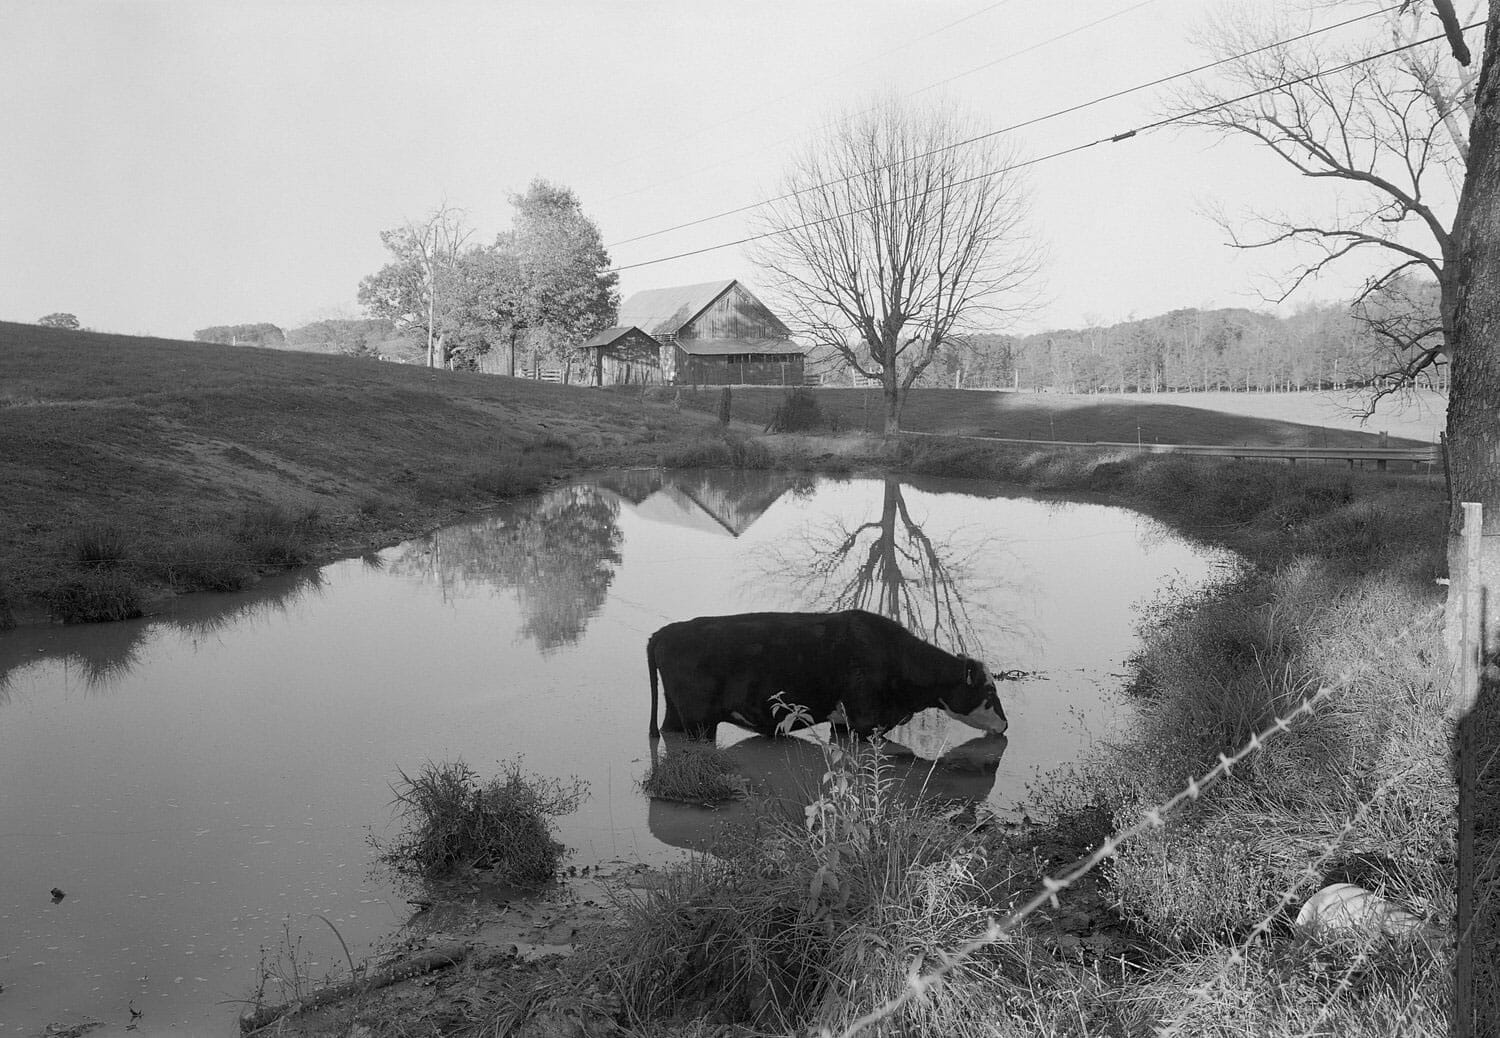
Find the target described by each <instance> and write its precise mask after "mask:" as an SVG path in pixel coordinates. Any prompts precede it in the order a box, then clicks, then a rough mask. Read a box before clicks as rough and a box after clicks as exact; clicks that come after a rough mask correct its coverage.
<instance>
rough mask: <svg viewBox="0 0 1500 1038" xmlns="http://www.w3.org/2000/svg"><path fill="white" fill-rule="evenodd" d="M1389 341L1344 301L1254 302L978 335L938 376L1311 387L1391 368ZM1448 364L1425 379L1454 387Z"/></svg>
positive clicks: (1161, 386)
mask: <svg viewBox="0 0 1500 1038" xmlns="http://www.w3.org/2000/svg"><path fill="white" fill-rule="evenodd" d="M1393 367H1394V358H1393V357H1391V356H1390V355H1389V352H1388V346H1386V345H1385V343H1384V341H1383V340H1382V339H1381V338H1380V337H1379V336H1378V335H1376V334H1375V333H1373V332H1371V331H1370V330H1369V328H1368V326H1367V325H1366V324H1364V323H1362V322H1361V321H1359V320H1357V319H1356V317H1355V316H1354V314H1353V313H1351V311H1350V309H1349V307H1347V306H1345V305H1341V304H1328V305H1319V306H1310V307H1306V308H1304V309H1302V310H1299V311H1298V312H1297V313H1295V314H1292V315H1291V316H1288V317H1276V316H1275V315H1273V314H1267V313H1260V312H1257V311H1253V310H1245V309H1223V310H1197V309H1184V310H1173V311H1171V312H1170V313H1166V314H1161V315H1159V316H1156V317H1148V318H1144V319H1141V320H1130V321H1122V322H1119V323H1117V324H1107V325H1106V324H1100V325H1092V326H1089V327H1086V328H1069V329H1064V330H1061V331H1048V332H1037V333H1036V334H1033V335H1021V336H1016V335H976V336H972V337H971V338H970V339H969V340H968V341H967V342H964V343H962V344H956V345H955V346H954V347H953V348H951V349H949V350H947V351H945V352H944V353H942V354H941V355H940V356H939V357H938V358H937V360H935V361H934V363H933V365H932V367H931V368H930V369H929V370H928V372H927V373H926V375H925V377H924V379H923V381H924V382H926V383H927V384H929V385H945V386H952V385H955V384H958V385H963V386H970V387H980V386H989V387H994V386H1003V387H1014V388H1019V389H1050V390H1056V391H1059V392H1070V393H1092V392H1110V393H1132V392H1136V393H1156V392H1165V391H1173V390H1213V389H1220V390H1241V391H1249V390H1260V391H1270V390H1303V389H1329V388H1336V387H1344V386H1350V385H1357V384H1362V383H1365V382H1367V381H1368V380H1370V379H1371V378H1372V377H1373V376H1375V375H1378V374H1380V373H1383V372H1386V371H1390V370H1392V368H1393ZM1446 380H1447V367H1446V365H1443V366H1440V367H1438V368H1437V369H1436V371H1435V373H1433V374H1431V375H1429V376H1427V377H1425V378H1424V380H1423V382H1422V384H1423V385H1426V386H1433V387H1435V388H1439V389H1446V388H1447V385H1446Z"/></svg>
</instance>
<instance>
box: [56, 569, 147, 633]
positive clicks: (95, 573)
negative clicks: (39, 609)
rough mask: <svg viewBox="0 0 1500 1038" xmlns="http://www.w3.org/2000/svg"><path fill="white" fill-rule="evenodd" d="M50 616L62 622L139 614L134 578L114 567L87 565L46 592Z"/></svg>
mask: <svg viewBox="0 0 1500 1038" xmlns="http://www.w3.org/2000/svg"><path fill="white" fill-rule="evenodd" d="M45 597H46V599H47V608H48V611H49V612H50V613H51V614H52V617H53V619H55V620H61V621H62V622H63V623H65V624H89V623H104V622H107V621H110V620H130V619H132V618H134V617H137V616H140V615H141V593H140V588H139V587H138V586H137V585H136V583H135V581H134V580H133V579H132V578H131V577H130V576H128V575H127V574H125V573H122V572H120V571H119V570H114V569H90V570H83V571H81V572H79V573H78V574H76V575H74V576H72V577H68V578H65V579H63V580H61V581H59V582H58V583H56V584H54V585H53V586H52V587H51V588H50V589H49V590H48V591H47V592H46V596H45Z"/></svg>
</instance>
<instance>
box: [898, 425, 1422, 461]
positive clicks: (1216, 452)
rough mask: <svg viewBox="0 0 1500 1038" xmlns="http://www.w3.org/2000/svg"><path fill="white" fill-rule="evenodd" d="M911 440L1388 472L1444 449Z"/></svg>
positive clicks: (995, 438) (980, 438)
mask: <svg viewBox="0 0 1500 1038" xmlns="http://www.w3.org/2000/svg"><path fill="white" fill-rule="evenodd" d="M903 435H910V436H941V437H943V438H945V439H956V440H977V441H980V442H982V443H1007V444H1014V445H1016V446H1022V447H1057V448H1066V447H1074V448H1090V449H1094V450H1116V451H1134V452H1136V453H1138V454H1189V455H1196V456H1199V457H1212V458H1269V459H1272V460H1277V461H1287V462H1290V463H1291V464H1293V465H1295V464H1296V463H1297V462H1299V461H1347V462H1348V463H1349V466H1350V467H1351V468H1352V467H1353V466H1354V463H1355V462H1356V461H1373V462H1375V463H1376V464H1377V465H1378V466H1379V467H1380V468H1385V465H1386V462H1388V461H1407V462H1411V463H1412V464H1414V465H1441V464H1442V463H1443V448H1442V447H1441V446H1440V445H1438V444H1432V445H1430V446H1425V447H1252V446H1250V445H1248V444H1204V443H1111V442H1108V441H1091V442H1087V443H1082V442H1079V441H1077V440H1016V439H1006V438H1004V437H999V436H949V435H947V434H944V433H920V432H912V433H904V434H903Z"/></svg>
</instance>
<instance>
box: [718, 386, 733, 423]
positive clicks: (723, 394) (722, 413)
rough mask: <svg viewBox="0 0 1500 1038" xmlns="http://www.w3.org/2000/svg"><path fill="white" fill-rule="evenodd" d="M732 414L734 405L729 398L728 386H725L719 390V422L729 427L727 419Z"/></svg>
mask: <svg viewBox="0 0 1500 1038" xmlns="http://www.w3.org/2000/svg"><path fill="white" fill-rule="evenodd" d="M733 416H734V407H733V404H732V403H731V400H730V394H729V387H728V386H725V387H724V388H723V389H721V390H719V424H720V425H722V426H723V427H725V428H726V429H727V428H728V427H729V420H730V418H732V417H733Z"/></svg>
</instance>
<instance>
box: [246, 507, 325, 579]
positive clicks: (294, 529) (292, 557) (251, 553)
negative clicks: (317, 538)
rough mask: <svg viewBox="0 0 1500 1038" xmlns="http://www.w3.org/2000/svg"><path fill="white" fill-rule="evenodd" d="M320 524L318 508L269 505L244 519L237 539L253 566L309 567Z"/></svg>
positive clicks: (255, 510)
mask: <svg viewBox="0 0 1500 1038" xmlns="http://www.w3.org/2000/svg"><path fill="white" fill-rule="evenodd" d="M318 523H319V514H318V509H317V508H316V507H315V506H307V507H293V506H290V505H285V504H265V505H260V506H257V507H255V508H251V509H250V510H248V511H247V512H246V513H245V514H244V515H243V516H241V517H240V521H239V523H238V524H237V525H236V527H235V531H234V539H235V541H236V542H238V543H239V545H240V548H241V551H242V553H243V555H244V557H245V560H246V562H247V563H249V564H251V565H255V566H305V565H307V563H309V562H311V561H312V540H313V536H314V534H315V533H316V532H317V529H318Z"/></svg>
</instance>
